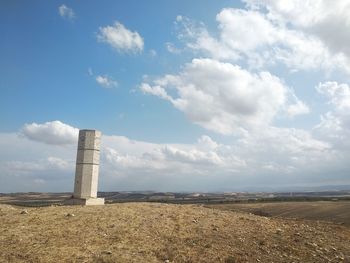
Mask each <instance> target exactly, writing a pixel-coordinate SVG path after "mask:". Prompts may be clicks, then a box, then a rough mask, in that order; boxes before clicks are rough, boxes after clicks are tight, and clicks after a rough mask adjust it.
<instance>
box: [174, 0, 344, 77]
mask: <svg viewBox="0 0 350 263" xmlns="http://www.w3.org/2000/svg"><path fill="white" fill-rule="evenodd" d="M276 2H277V1H276ZM305 2H307V1H304V3H305ZM315 2H317V1H315ZM281 5H282V4H281ZM284 5H285V4H283V6H284ZM285 6H288V5H285ZM298 10H302V11H300V12H302V13H303V14H304V15H305V16H307V15H308V14H309V13H308V12H305V11H304V9H298ZM311 13H313V14H316V13H317V12H315V11H314V10H313V11H312V12H311ZM216 20H217V21H218V23H219V26H218V29H219V37H217V38H216V37H213V36H212V35H211V34H210V33H209V32H208V31H207V29H206V27H205V26H204V25H203V24H201V23H195V22H193V21H192V20H190V19H185V18H183V19H181V20H180V21H177V22H176V23H177V25H178V28H179V33H178V37H179V39H181V40H183V41H184V42H185V43H186V45H187V47H189V48H191V49H194V50H197V51H203V52H204V53H205V54H207V55H210V56H211V57H213V58H216V59H226V60H233V61H243V60H244V61H247V63H248V64H249V66H250V67H254V68H259V67H264V66H266V65H268V66H269V65H274V64H276V63H283V64H285V65H286V66H287V67H289V68H290V69H291V70H293V71H297V70H310V69H312V70H319V69H322V70H326V71H332V70H335V69H341V70H344V71H346V72H350V60H349V57H347V56H346V55H345V54H346V53H345V54H344V52H342V51H341V50H340V49H332V48H331V47H330V46H329V44H328V42H327V41H325V40H324V39H322V38H321V37H320V36H319V35H317V34H310V33H309V31H307V30H301V29H300V28H296V27H294V26H292V27H290V26H289V24H288V23H283V22H281V20H276V19H275V16H272V15H270V14H265V13H263V12H262V11H260V10H253V9H248V10H245V9H235V8H224V9H223V10H222V11H221V12H220V13H218V14H217V16H216ZM338 21H339V20H338ZM342 23H344V24H345V23H346V20H342ZM179 25H180V26H179ZM343 27H344V26H343ZM343 27H341V28H343ZM344 29H345V28H344ZM333 32H338V30H333ZM346 32H349V30H347V31H346ZM337 41H340V42H342V43H347V42H344V41H342V39H338V40H337Z"/></svg>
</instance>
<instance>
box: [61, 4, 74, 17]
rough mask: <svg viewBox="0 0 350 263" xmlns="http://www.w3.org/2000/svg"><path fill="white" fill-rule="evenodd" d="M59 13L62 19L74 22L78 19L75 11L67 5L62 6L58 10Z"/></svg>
mask: <svg viewBox="0 0 350 263" xmlns="http://www.w3.org/2000/svg"><path fill="white" fill-rule="evenodd" d="M58 13H59V14H60V16H61V17H63V18H65V19H68V20H73V19H74V18H75V17H76V15H75V13H74V11H73V9H72V8H69V7H68V6H66V5H61V6H60V7H59V8H58Z"/></svg>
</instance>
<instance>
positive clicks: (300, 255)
mask: <svg viewBox="0 0 350 263" xmlns="http://www.w3.org/2000/svg"><path fill="white" fill-rule="evenodd" d="M23 210H24V209H23V208H21V207H13V206H10V205H0V233H1V235H0V247H1V250H0V262H38V263H40V262H101V263H102V262H105V263H106V262H239V263H241V262H350V261H349V260H350V252H349V251H350V229H349V228H347V227H345V226H341V225H334V224H329V223H321V222H316V221H303V220H292V219H289V220H284V219H280V218H277V219H275V218H267V217H261V216H256V215H252V214H247V213H240V212H233V211H221V210H218V209H213V208H206V207H203V206H196V205H173V204H171V205H170V204H157V203H124V204H113V205H105V206H99V207H81V206H51V207H40V208H25V210H26V211H27V212H28V213H23V214H22V213H21V211H23ZM68 214H70V215H74V216H67V215H68Z"/></svg>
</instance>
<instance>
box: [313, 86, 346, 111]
mask: <svg viewBox="0 0 350 263" xmlns="http://www.w3.org/2000/svg"><path fill="white" fill-rule="evenodd" d="M316 90H317V91H318V92H319V93H321V94H323V95H326V96H327V97H328V98H330V103H332V104H333V105H334V107H335V108H336V109H337V111H340V112H344V113H348V114H350V113H349V112H350V87H349V85H347V84H338V83H337V82H336V81H327V82H324V83H320V84H319V85H318V86H317V87H316Z"/></svg>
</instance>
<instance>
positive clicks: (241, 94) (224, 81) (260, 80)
mask: <svg viewBox="0 0 350 263" xmlns="http://www.w3.org/2000/svg"><path fill="white" fill-rule="evenodd" d="M140 89H141V91H142V92H144V93H147V94H152V95H155V96H158V97H160V98H162V99H165V100H168V101H169V102H171V103H172V105H173V106H174V107H176V108H177V109H179V110H181V111H183V112H184V113H185V114H186V116H187V117H188V118H189V119H190V120H191V121H193V122H194V123H196V124H199V125H200V126H202V127H204V128H206V129H209V130H212V131H216V132H218V133H222V134H234V133H235V132H237V131H239V130H240V129H241V128H243V129H250V128H252V127H258V126H264V125H269V124H270V123H271V121H272V120H273V118H274V117H275V115H276V114H277V113H278V112H279V111H280V110H282V109H283V108H284V107H287V106H288V104H287V99H288V96H289V93H290V92H289V90H288V88H287V87H286V86H285V84H284V83H283V81H281V80H280V79H279V78H278V77H276V76H273V75H271V74H270V73H268V72H260V73H258V74H253V73H250V72H248V71H246V70H244V69H242V68H241V67H239V66H237V65H233V64H230V63H222V62H219V61H217V60H212V59H194V60H192V62H191V63H189V64H187V65H186V66H185V67H184V70H183V71H182V72H180V73H179V74H178V75H166V76H164V77H162V78H159V79H156V80H155V81H154V82H153V83H152V84H148V83H142V84H141V85H140ZM174 92H175V93H176V95H173V96H171V95H170V94H171V93H172V94H174ZM294 96H295V95H294ZM296 99H297V98H296ZM287 111H288V114H290V115H296V114H301V113H306V112H307V106H306V105H305V104H304V103H302V102H301V101H300V100H298V99H297V104H296V105H291V106H289V107H288V109H287Z"/></svg>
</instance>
